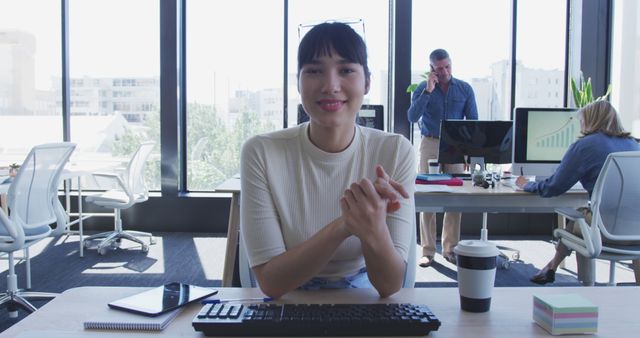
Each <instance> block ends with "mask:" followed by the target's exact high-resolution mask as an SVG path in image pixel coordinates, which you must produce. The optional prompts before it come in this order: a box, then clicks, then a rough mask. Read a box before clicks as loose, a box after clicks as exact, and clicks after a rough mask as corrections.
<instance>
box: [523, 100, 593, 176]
mask: <svg viewBox="0 0 640 338" xmlns="http://www.w3.org/2000/svg"><path fill="white" fill-rule="evenodd" d="M577 111H578V110H577V109H576V108H521V107H518V108H516V109H515V112H514V115H513V117H514V127H515V128H514V140H513V167H512V171H513V173H514V174H517V175H519V174H521V173H523V174H524V175H527V176H535V177H536V179H544V178H546V177H549V176H551V175H552V174H553V173H554V172H555V170H556V169H557V168H558V165H559V164H560V161H561V160H562V157H563V156H564V154H565V152H566V151H567V149H568V148H569V145H571V144H572V143H573V142H575V141H576V140H577V139H578V137H580V135H581V133H580V122H579V121H578V118H577Z"/></svg>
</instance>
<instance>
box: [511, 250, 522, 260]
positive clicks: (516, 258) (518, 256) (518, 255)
mask: <svg viewBox="0 0 640 338" xmlns="http://www.w3.org/2000/svg"><path fill="white" fill-rule="evenodd" d="M511 258H513V260H514V261H519V260H520V253H519V252H514V253H513V255H511Z"/></svg>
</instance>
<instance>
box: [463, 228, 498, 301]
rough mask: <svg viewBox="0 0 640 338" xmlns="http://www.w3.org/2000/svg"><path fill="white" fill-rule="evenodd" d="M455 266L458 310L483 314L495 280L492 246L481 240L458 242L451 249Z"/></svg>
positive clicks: (494, 249)
mask: <svg viewBox="0 0 640 338" xmlns="http://www.w3.org/2000/svg"><path fill="white" fill-rule="evenodd" d="M453 252H455V253H456V264H457V265H458V291H459V292H460V307H461V308H462V310H465V311H469V312H487V311H489V308H490V307H491V294H492V291H493V284H494V282H495V279H496V258H497V256H498V254H499V251H498V248H497V247H496V246H495V244H493V243H491V242H488V241H482V240H464V241H460V242H459V243H458V245H457V246H456V247H455V248H454V249H453Z"/></svg>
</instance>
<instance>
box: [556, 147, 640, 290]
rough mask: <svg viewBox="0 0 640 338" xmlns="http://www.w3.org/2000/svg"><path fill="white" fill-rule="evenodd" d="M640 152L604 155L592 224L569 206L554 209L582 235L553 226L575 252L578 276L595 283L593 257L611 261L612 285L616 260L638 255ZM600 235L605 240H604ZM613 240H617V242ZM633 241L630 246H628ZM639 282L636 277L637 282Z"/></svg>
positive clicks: (560, 237) (593, 207) (557, 235)
mask: <svg viewBox="0 0 640 338" xmlns="http://www.w3.org/2000/svg"><path fill="white" fill-rule="evenodd" d="M638 168H640V151H633V152H617V153H611V154H609V156H608V157H607V159H606V161H605V163H604V166H603V167H602V170H601V171H600V174H599V175H598V179H597V181H596V184H595V186H594V188H593V193H592V196H591V210H592V213H593V216H592V221H591V225H589V224H587V222H586V221H585V219H584V218H583V217H582V215H581V214H580V213H578V212H577V211H575V210H572V209H557V210H556V212H558V213H560V214H562V215H564V216H565V217H567V218H569V219H571V220H575V221H576V224H577V225H579V226H580V230H581V231H582V237H583V238H580V237H578V236H575V235H574V234H572V233H570V232H568V231H566V230H564V229H556V230H555V231H554V234H555V236H556V237H558V238H559V239H560V241H561V242H562V243H564V244H565V245H566V246H568V247H569V248H571V249H573V250H575V251H576V254H577V258H578V279H579V280H581V281H582V282H583V284H585V285H593V284H594V282H595V258H600V259H605V260H608V261H610V267H609V285H615V262H616V261H621V260H631V259H638V258H640V218H639V215H638V201H640V177H638ZM602 238H605V239H607V241H606V242H604V243H603V241H602ZM616 242H618V243H620V244H617V243H616ZM629 243H634V244H633V245H627V244H629ZM638 282H640V281H638V280H636V283H638Z"/></svg>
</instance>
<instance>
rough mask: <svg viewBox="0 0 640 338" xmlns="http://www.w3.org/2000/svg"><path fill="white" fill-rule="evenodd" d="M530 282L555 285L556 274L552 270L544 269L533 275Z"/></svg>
mask: <svg viewBox="0 0 640 338" xmlns="http://www.w3.org/2000/svg"><path fill="white" fill-rule="evenodd" d="M529 280H530V281H532V282H534V283H536V284H540V285H545V284H547V283H553V282H555V281H556V272H555V271H553V270H551V269H548V268H544V269H542V270H540V271H538V273H537V274H535V275H533V277H531V279H529Z"/></svg>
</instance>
